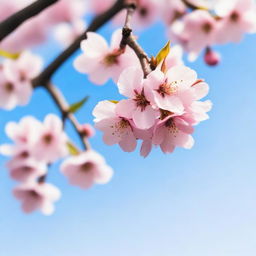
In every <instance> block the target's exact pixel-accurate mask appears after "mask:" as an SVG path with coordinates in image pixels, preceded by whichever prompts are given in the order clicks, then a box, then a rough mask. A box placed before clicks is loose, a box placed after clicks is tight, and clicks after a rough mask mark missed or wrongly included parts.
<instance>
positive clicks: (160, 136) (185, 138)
mask: <svg viewBox="0 0 256 256" xmlns="http://www.w3.org/2000/svg"><path fill="white" fill-rule="evenodd" d="M193 131H194V129H193V127H192V125H191V124H190V123H189V122H187V121H186V119H183V117H182V116H172V115H170V116H168V117H166V118H165V119H164V120H162V121H161V122H159V123H158V124H157V125H156V127H155V131H154V136H153V140H152V141H153V144H155V145H160V147H161V149H162V151H163V152H164V153H172V152H173V151H174V149H175V147H182V148H186V149H190V148H192V147H193V145H194V139H193V137H192V136H191V135H190V134H191V133H193Z"/></svg>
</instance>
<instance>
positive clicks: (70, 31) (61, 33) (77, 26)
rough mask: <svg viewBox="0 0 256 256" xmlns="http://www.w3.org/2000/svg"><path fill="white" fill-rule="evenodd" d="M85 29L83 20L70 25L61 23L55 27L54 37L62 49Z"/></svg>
mask: <svg viewBox="0 0 256 256" xmlns="http://www.w3.org/2000/svg"><path fill="white" fill-rule="evenodd" d="M85 27H86V25H85V22H84V21H83V20H75V21H73V22H72V23H61V24H59V25H58V26H57V27H56V29H55V31H54V36H55V38H56V40H57V41H58V42H59V43H60V44H61V45H62V46H63V47H67V46H69V45H70V44H71V43H73V42H74V41H75V39H76V38H77V37H78V36H79V35H81V34H82V33H83V32H84V31H85Z"/></svg>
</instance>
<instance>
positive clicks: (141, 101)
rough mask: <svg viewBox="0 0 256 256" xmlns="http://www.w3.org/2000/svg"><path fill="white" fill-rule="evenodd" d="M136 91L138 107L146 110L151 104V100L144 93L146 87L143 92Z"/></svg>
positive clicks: (135, 99)
mask: <svg viewBox="0 0 256 256" xmlns="http://www.w3.org/2000/svg"><path fill="white" fill-rule="evenodd" d="M134 92H135V98H134V99H133V100H134V101H135V102H136V105H137V107H140V108H141V111H144V110H145V109H146V107H147V106H148V105H150V102H149V101H148V100H147V99H146V97H145V94H144V89H143V90H142V91H141V93H138V92H137V91H136V90H134Z"/></svg>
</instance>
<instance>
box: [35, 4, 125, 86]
mask: <svg viewBox="0 0 256 256" xmlns="http://www.w3.org/2000/svg"><path fill="white" fill-rule="evenodd" d="M124 2H125V0H117V1H116V3H115V4H114V5H113V6H112V7H110V8H109V10H107V11H106V12H104V13H102V14H100V15H98V16H96V17H95V18H94V20H93V21H92V23H91V24H90V26H89V27H88V28H87V30H86V31H85V32H84V33H83V34H82V35H80V36H79V37H78V38H77V39H76V40H75V41H74V42H73V43H72V44H71V45H70V46H69V47H68V48H67V49H66V50H65V51H63V52H62V53H61V54H60V55H59V56H58V57H57V58H56V59H55V60H53V61H52V62H51V63H50V64H49V66H48V67H46V69H45V70H44V71H43V72H42V73H41V74H40V75H39V76H38V77H37V78H35V79H34V81H33V85H34V87H37V86H40V85H41V86H43V85H44V84H46V83H47V82H48V81H49V80H50V78H51V76H52V75H53V74H54V73H55V72H56V70H58V69H59V67H60V66H61V65H62V64H63V63H64V62H65V61H66V60H67V59H68V58H69V57H70V56H71V55H72V54H73V53H74V52H75V51H76V50H77V49H78V48H79V47H80V43H81V41H82V40H84V39H86V37H87V36H86V33H87V32H89V31H96V30H98V29H99V28H100V27H102V26H103V25H104V24H105V23H107V22H108V21H109V20H110V19H111V18H113V17H114V16H115V15H116V14H117V13H118V12H119V11H121V10H122V9H123V8H124V7H125V3H124Z"/></svg>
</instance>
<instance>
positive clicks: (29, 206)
mask: <svg viewBox="0 0 256 256" xmlns="http://www.w3.org/2000/svg"><path fill="white" fill-rule="evenodd" d="M13 195H14V196H15V197H16V198H17V199H18V200H20V201H21V206H22V210H23V211H24V212H25V213H31V212H33V211H36V210H40V211H41V212H42V213H43V214H45V215H50V214H52V213H53V212H54V205H53V203H54V202H55V201H57V200H59V198H60V196H61V193H60V190H59V189H58V188H57V187H55V186H53V185H51V184H47V183H36V182H29V183H25V184H22V185H20V186H18V187H16V188H15V189H14V190H13Z"/></svg>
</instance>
